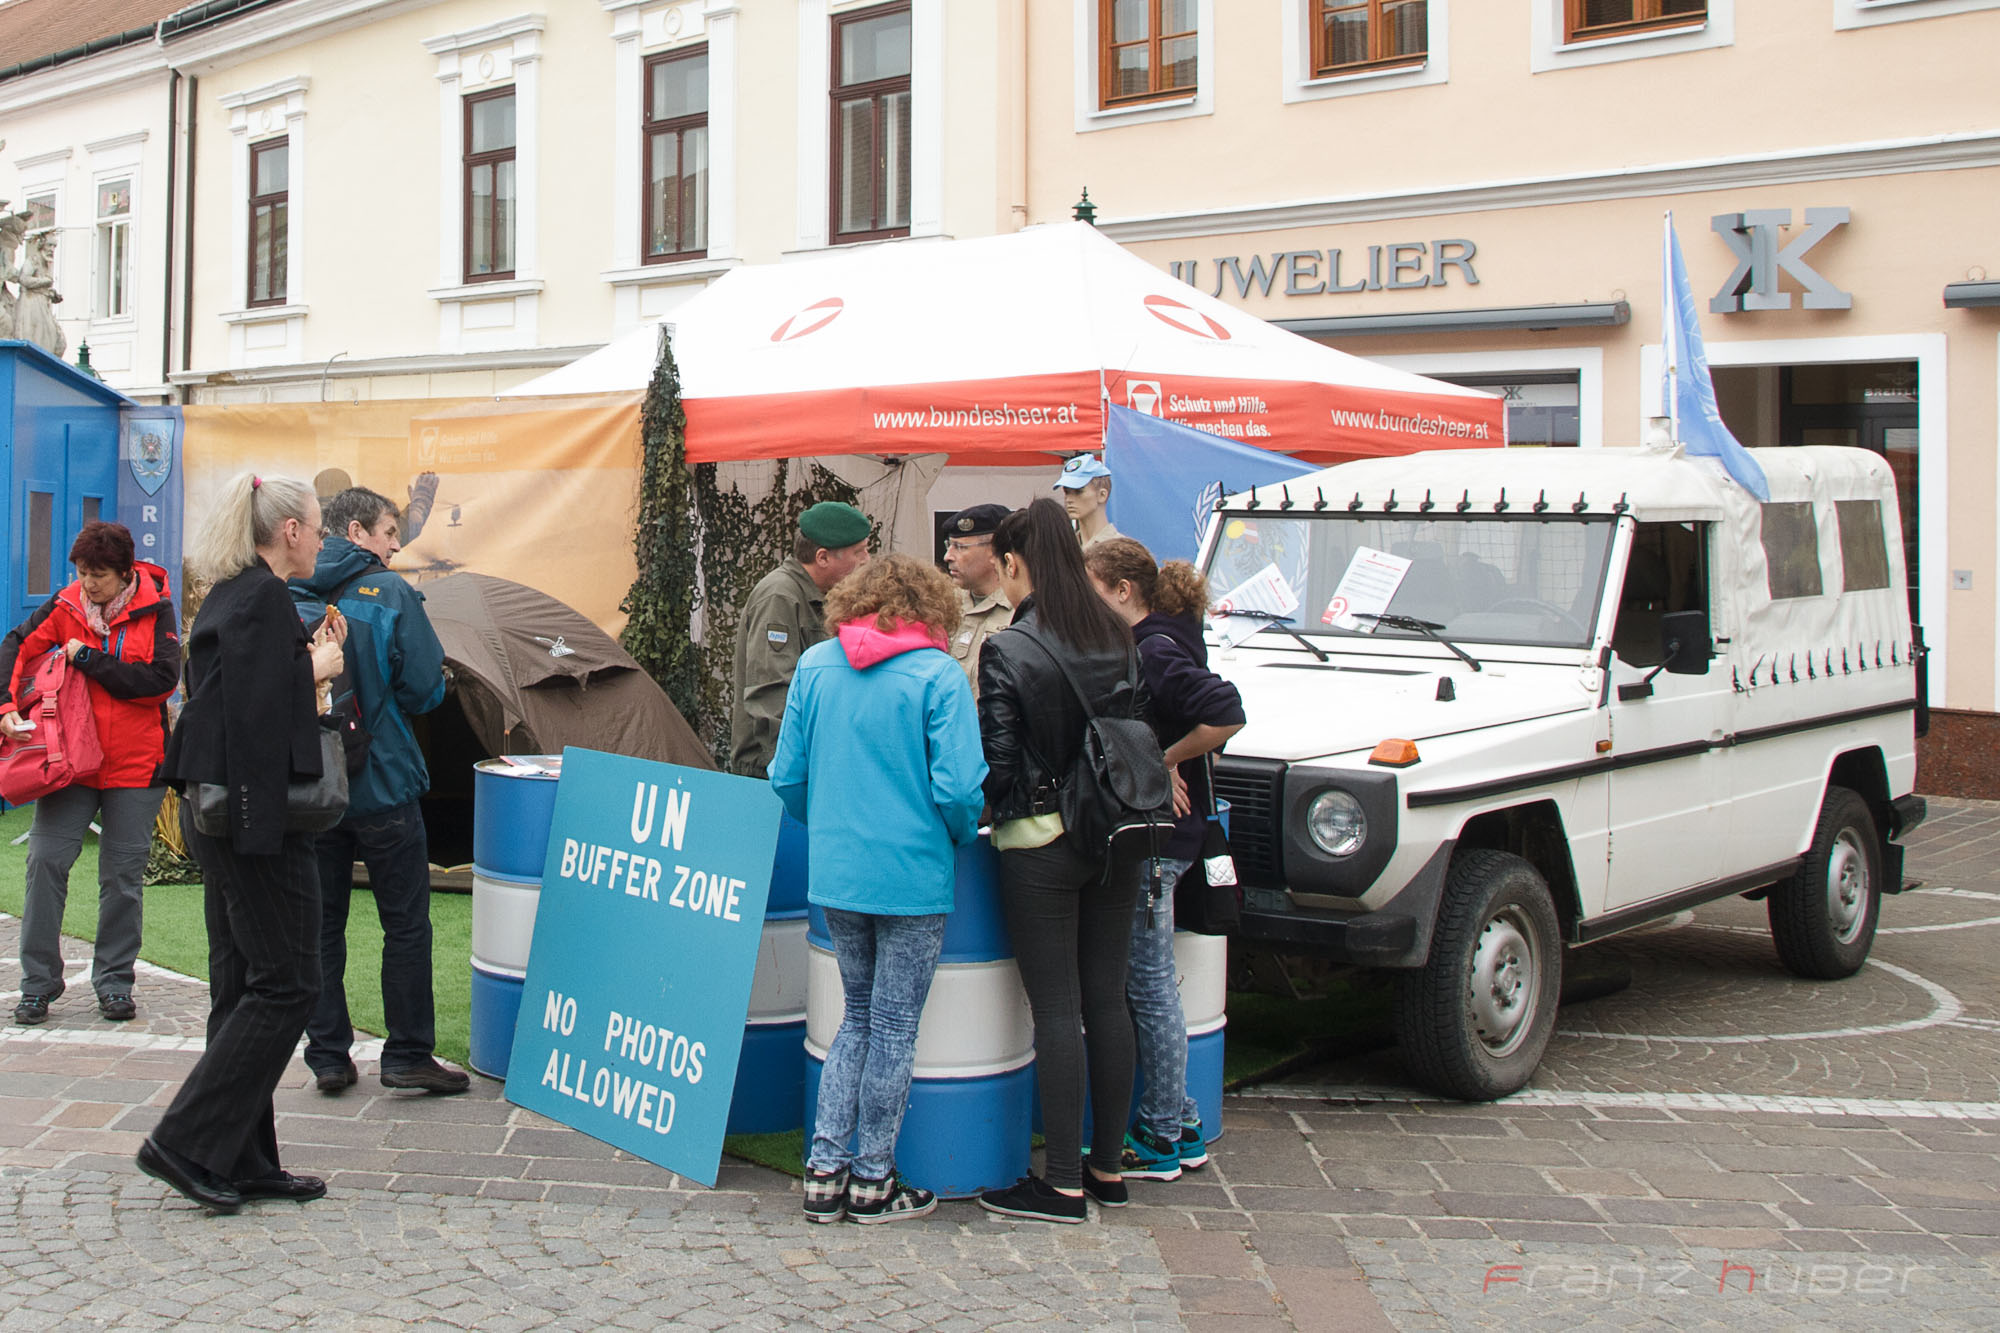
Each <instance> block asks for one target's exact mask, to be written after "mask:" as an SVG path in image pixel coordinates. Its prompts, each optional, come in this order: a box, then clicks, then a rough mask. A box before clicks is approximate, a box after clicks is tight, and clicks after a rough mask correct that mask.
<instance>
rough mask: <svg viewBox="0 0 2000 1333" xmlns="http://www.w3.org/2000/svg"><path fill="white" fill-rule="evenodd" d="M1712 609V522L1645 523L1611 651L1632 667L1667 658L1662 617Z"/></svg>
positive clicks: (1635, 539)
mask: <svg viewBox="0 0 2000 1333" xmlns="http://www.w3.org/2000/svg"><path fill="white" fill-rule="evenodd" d="M1706 610H1708V524H1706V523H1641V524H1640V525H1639V528H1638V531H1637V532H1635V533H1633V534H1632V555H1631V558H1630V559H1629V560H1627V561H1626V563H1625V584H1624V586H1623V587H1622V588H1620V589H1619V591H1618V620H1617V623H1616V624H1615V625H1614V626H1613V628H1612V631H1611V651H1612V652H1614V653H1616V654H1617V655H1618V660H1619V661H1621V662H1624V663H1626V664H1627V665H1630V666H1658V665H1659V664H1660V663H1662V662H1664V661H1666V660H1667V647H1666V642H1665V638H1664V636H1663V635H1662V634H1661V633H1660V617H1662V616H1664V615H1666V614H1667V613H1669V612H1672V611H1706Z"/></svg>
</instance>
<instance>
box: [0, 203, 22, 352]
mask: <svg viewBox="0 0 2000 1333" xmlns="http://www.w3.org/2000/svg"><path fill="white" fill-rule="evenodd" d="M27 222H28V214H26V213H9V212H8V211H7V201H6V200H4V199H0V338H11V337H13V336H14V298H15V293H14V289H13V288H12V287H11V286H9V285H8V284H10V283H13V282H16V281H18V280H19V278H20V276H21V275H20V270H19V269H17V268H16V267H15V266H14V251H15V249H16V248H17V247H18V246H19V245H20V244H21V231H22V229H23V228H24V227H25V226H26V225H27Z"/></svg>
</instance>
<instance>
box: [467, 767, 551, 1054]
mask: <svg viewBox="0 0 2000 1333" xmlns="http://www.w3.org/2000/svg"><path fill="white" fill-rule="evenodd" d="M520 758H521V760H522V761H523V763H525V764H533V765H535V767H534V768H526V767H521V766H519V765H515V764H510V763H507V762H506V761H505V760H500V759H486V760H482V761H480V762H479V763H477V764H474V765H473V770H472V1013H471V1059H470V1061H469V1063H470V1064H471V1065H472V1067H473V1069H475V1070H477V1071H478V1072H479V1073H482V1074H485V1075H487V1076H488V1077H489V1078H500V1079H504V1078H506V1077H507V1064H508V1061H509V1059H510V1058H511V1057H512V1055H513V1051H514V1023H515V1019H516V1018H517V1017H518V1016H519V1014H520V1011H521V989H522V985H523V983H524V982H525V981H526V980H527V976H528V948H529V946H530V945H531V944H532V943H533V942H534V939H535V909H536V908H537V907H538V906H539V905H540V903H541V897H542V864H543V861H544V859H545V858H546V857H547V855H548V845H549V826H550V824H551V823H552V822H553V820H554V817H555V808H556V775H555V774H554V773H545V772H540V771H538V770H539V769H540V768H541V767H543V766H548V767H552V768H553V767H559V766H560V764H561V762H562V760H561V756H559V755H522V756H520Z"/></svg>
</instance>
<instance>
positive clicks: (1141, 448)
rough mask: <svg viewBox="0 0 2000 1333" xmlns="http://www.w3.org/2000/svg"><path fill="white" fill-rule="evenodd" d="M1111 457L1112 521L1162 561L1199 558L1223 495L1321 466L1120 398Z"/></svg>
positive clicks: (1107, 435) (1109, 441) (1107, 450)
mask: <svg viewBox="0 0 2000 1333" xmlns="http://www.w3.org/2000/svg"><path fill="white" fill-rule="evenodd" d="M1104 465H1105V466H1106V467H1108V468H1110V469H1111V504H1110V506H1109V508H1108V510H1107V513H1108V516H1109V517H1110V519H1111V525H1112V526H1113V527H1115V528H1117V529H1118V531H1120V532H1122V533H1124V534H1125V535H1126V536H1127V537H1132V538H1135V539H1136V540H1138V541H1141V542H1144V543H1145V544H1146V549H1147V550H1149V551H1151V552H1152V553H1153V558H1154V559H1155V560H1158V561H1160V562H1162V563H1165V562H1166V561H1168V560H1192V559H1194V558H1195V555H1196V553H1197V551H1198V550H1199V548H1200V545H1201V534H1202V530H1203V529H1204V527H1206V525H1207V523H1208V519H1209V517H1210V516H1211V515H1212V514H1213V513H1214V512H1215V502H1216V500H1217V498H1218V497H1220V496H1223V495H1234V494H1236V493H1238V492H1240V491H1247V490H1249V489H1250V488H1251V487H1252V486H1268V485H1274V484H1276V483H1278V482H1281V481H1289V480H1290V479H1291V478H1293V477H1300V476H1304V475H1305V474H1306V473H1308V472H1317V471H1318V470H1319V468H1318V465H1316V464H1313V463H1302V462H1300V461H1299V460H1298V459H1296V458H1293V457H1292V456H1291V455H1289V454H1274V453H1272V452H1271V451H1270V450H1268V449H1259V448H1257V447H1256V446H1255V445H1249V444H1238V443H1236V442H1235V441H1234V440H1225V439H1223V438H1222V437H1221V436H1220V435H1210V434H1209V433H1208V432H1207V431H1200V430H1196V429H1195V428H1194V427H1192V426H1183V425H1181V424H1180V423H1179V422H1176V421H1165V420H1162V419H1161V418H1159V417H1151V416H1147V415H1146V414H1145V413H1144V412H1135V411H1133V410H1132V409H1131V408H1129V407H1119V406H1117V405H1116V404H1113V405H1112V407H1111V411H1110V416H1109V418H1108V419H1107V421H1106V422H1105V427H1104Z"/></svg>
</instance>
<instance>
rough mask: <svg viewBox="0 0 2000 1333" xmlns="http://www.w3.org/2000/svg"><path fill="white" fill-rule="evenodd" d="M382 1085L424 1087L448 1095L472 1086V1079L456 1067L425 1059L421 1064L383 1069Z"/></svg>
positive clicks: (425, 1089) (428, 1090)
mask: <svg viewBox="0 0 2000 1333" xmlns="http://www.w3.org/2000/svg"><path fill="white" fill-rule="evenodd" d="M382 1086H383V1087H385V1088H422V1089H423V1090H424V1091H425V1092H434V1093H437V1094H438V1095H439V1096H443V1097H448V1096H450V1095H451V1094H452V1093H455V1092H464V1091H465V1090H466V1089H467V1088H469V1087H471V1086H472V1079H471V1078H470V1077H469V1076H468V1075H466V1074H462V1073H460V1072H459V1071H458V1070H456V1069H446V1068H445V1067H444V1066H443V1065H441V1064H439V1063H438V1062H437V1061H435V1060H428V1059H427V1060H425V1061H424V1062H423V1063H422V1064H420V1065H406V1066H404V1067H403V1068H401V1069H385V1070H383V1071H382Z"/></svg>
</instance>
